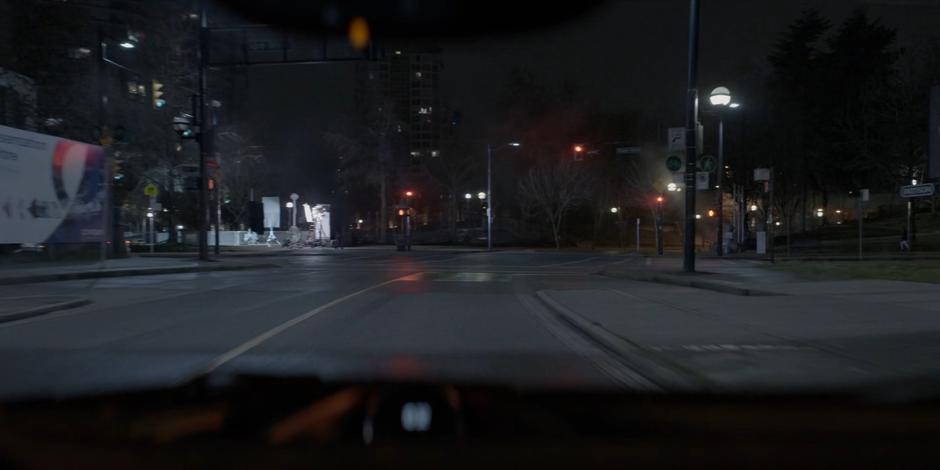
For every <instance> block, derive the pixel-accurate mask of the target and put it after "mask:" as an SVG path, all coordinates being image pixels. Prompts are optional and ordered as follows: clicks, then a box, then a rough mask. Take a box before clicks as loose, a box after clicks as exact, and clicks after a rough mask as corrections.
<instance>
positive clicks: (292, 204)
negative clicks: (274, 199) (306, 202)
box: [284, 201, 294, 209]
mask: <svg viewBox="0 0 940 470" xmlns="http://www.w3.org/2000/svg"><path fill="white" fill-rule="evenodd" d="M284 207H287V208H288V209H293V208H294V203H293V202H290V201H287V203H286V204H284Z"/></svg>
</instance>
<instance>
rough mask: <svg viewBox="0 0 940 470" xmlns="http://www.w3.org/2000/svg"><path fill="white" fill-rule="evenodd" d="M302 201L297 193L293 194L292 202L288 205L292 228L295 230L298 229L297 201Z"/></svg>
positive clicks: (291, 196)
mask: <svg viewBox="0 0 940 470" xmlns="http://www.w3.org/2000/svg"><path fill="white" fill-rule="evenodd" d="M298 199H300V196H298V195H297V193H291V195H290V200H291V202H288V203H287V207H288V209H290V220H291V223H290V228H291V230H294V229H295V228H297V200H298Z"/></svg>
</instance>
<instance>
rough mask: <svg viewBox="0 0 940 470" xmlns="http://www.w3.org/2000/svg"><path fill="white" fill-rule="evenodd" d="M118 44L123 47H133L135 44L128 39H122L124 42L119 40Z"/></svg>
mask: <svg viewBox="0 0 940 470" xmlns="http://www.w3.org/2000/svg"><path fill="white" fill-rule="evenodd" d="M118 45H119V46H121V47H123V48H124V49H133V48H134V47H136V46H135V45H134V43H132V42H130V41H124V42H121V43H120V44H118Z"/></svg>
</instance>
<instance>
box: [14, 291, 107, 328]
mask: <svg viewBox="0 0 940 470" xmlns="http://www.w3.org/2000/svg"><path fill="white" fill-rule="evenodd" d="M50 300H58V301H56V302H49V301H50ZM17 303H19V304H25V305H24V306H23V307H19V308H18V309H17V310H13V311H10V312H5V311H3V310H2V309H0V323H5V322H11V321H16V320H22V319H24V318H29V317H35V316H38V315H43V314H46V313H51V312H56V311H59V310H67V309H70V308H76V307H81V306H83V305H88V304H90V303H91V299H86V298H84V297H66V296H62V297H51V298H50V297H47V296H40V297H7V298H0V304H2V305H4V306H6V305H10V304H17ZM29 304H38V305H35V306H29Z"/></svg>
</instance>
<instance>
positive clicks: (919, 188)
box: [901, 184, 934, 197]
mask: <svg viewBox="0 0 940 470" xmlns="http://www.w3.org/2000/svg"><path fill="white" fill-rule="evenodd" d="M933 193H934V185H933V184H910V185H907V186H901V197H926V196H933Z"/></svg>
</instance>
